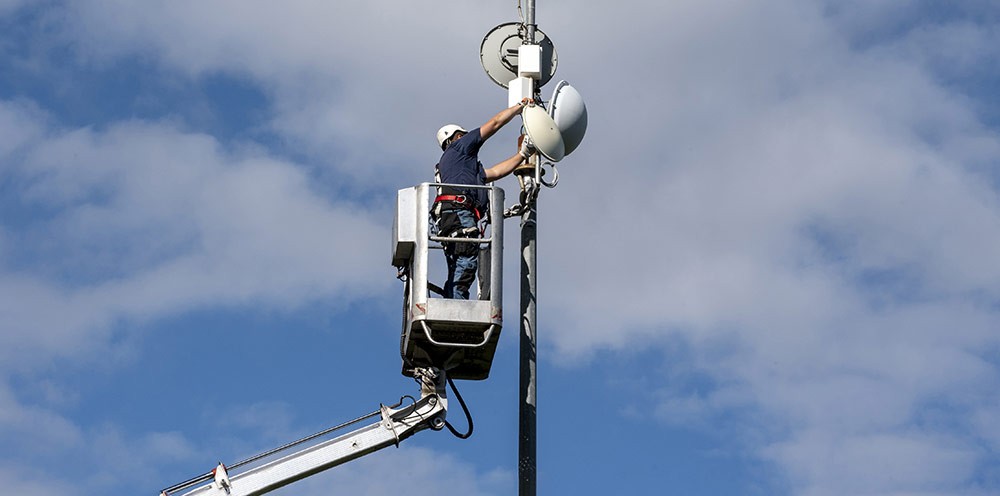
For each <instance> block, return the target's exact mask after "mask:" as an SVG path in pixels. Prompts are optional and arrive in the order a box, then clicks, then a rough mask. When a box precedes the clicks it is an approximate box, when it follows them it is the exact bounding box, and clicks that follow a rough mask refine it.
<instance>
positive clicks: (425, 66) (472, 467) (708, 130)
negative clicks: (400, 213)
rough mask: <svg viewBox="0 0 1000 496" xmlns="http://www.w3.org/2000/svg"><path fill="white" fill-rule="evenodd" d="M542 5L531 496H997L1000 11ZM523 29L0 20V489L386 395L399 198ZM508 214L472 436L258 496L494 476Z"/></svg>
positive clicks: (388, 488)
mask: <svg viewBox="0 0 1000 496" xmlns="http://www.w3.org/2000/svg"><path fill="white" fill-rule="evenodd" d="M536 7H537V11H536V20H537V23H538V25H539V28H540V29H541V30H542V31H544V32H545V33H546V35H547V36H548V37H549V38H550V39H551V40H552V41H553V43H554V45H555V47H556V50H557V52H558V61H559V63H558V70H557V73H556V76H555V78H553V82H552V83H550V86H546V87H545V88H543V90H542V94H543V96H544V97H545V98H548V95H549V92H550V91H551V88H552V87H554V83H555V81H558V80H560V79H565V80H567V81H569V82H570V83H571V84H573V86H574V87H576V88H577V89H578V90H579V91H580V93H581V94H582V95H583V97H584V99H585V100H586V102H587V108H588V113H589V128H588V131H587V136H586V138H585V140H584V141H583V143H582V144H581V145H580V147H579V148H578V149H577V150H576V151H575V152H574V153H573V154H572V155H571V156H569V157H567V158H566V159H564V160H563V161H562V162H560V164H559V171H560V177H561V179H560V182H559V185H558V187H556V188H554V189H546V190H544V191H542V193H541V195H540V198H539V205H538V209H539V224H538V252H539V254H538V272H539V275H538V288H539V289H538V291H539V292H538V318H539V329H538V340H539V362H538V367H539V368H538V492H539V494H632V493H638V494H678V495H720V494H733V495H808V496H825V495H887V496H888V495H955V494H962V495H988V494H998V493H1000V332H998V331H1000V168H998V166H1000V97H997V95H998V94H1000V5H998V4H997V3H996V2H991V1H987V0H967V1H964V2H960V3H959V2H935V1H922V0H893V1H885V0H866V1H858V0H837V1H828V0H740V1H734V0H710V1H694V0H674V1H669V2H654V1H645V0H632V1H626V2H617V3H610V4H609V3H605V2H600V3H599V2H594V1H590V0H572V1H571V0H543V1H541V2H536ZM517 19H518V13H517V2H516V0H508V1H505V2H499V1H497V2H483V1H479V2H464V3H463V2H459V3H457V4H444V3H426V2H391V1H385V0H370V1H366V2H328V1H317V0H286V1H283V2H265V1H259V0H243V1H234V0H199V1H191V0H173V1H166V0H147V1H144V2H134V1H126V0H75V1H62V0H35V1H28V0H0V488H2V489H0V493H3V494H17V495H24V496H50V495H60V496H67V495H68V496H96V495H104V494H109V493H120V492H122V491H124V492H127V493H130V494H158V492H159V491H160V489H162V488H165V487H167V486H169V485H171V484H174V483H176V482H180V481H182V480H186V479H188V478H190V477H193V476H195V475H199V474H202V473H204V472H207V471H208V470H210V469H212V468H213V467H214V466H215V464H216V463H217V462H219V461H224V462H227V463H231V462H234V461H237V460H240V459H243V458H246V457H248V456H250V455H252V454H254V453H257V452H260V451H264V450H267V449H269V448H272V447H276V446H279V445H281V444H284V443H286V442H288V441H291V440H293V439H296V438H298V437H301V436H303V435H306V434H309V433H312V432H315V431H318V430H321V429H323V428H326V427H328V426H331V425H336V424H339V423H341V422H343V421H346V420H350V419H353V418H355V417H358V416H360V415H363V414H366V413H369V412H371V411H374V410H377V409H378V405H379V404H380V403H386V404H391V403H395V402H396V401H397V400H398V398H399V397H400V396H402V395H406V394H411V395H412V394H416V392H417V387H416V385H415V384H414V383H413V381H412V380H411V379H409V378H406V377H403V376H402V375H401V374H400V359H399V355H398V338H399V334H398V333H399V330H400V329H399V305H400V301H401V292H402V285H401V283H399V281H397V280H396V279H395V269H393V268H392V267H391V264H390V247H391V246H390V238H391V222H392V216H393V208H394V198H395V194H396V191H397V190H399V189H402V188H407V187H410V186H412V185H415V184H417V183H419V182H423V181H430V180H431V178H432V167H433V164H434V163H435V162H436V160H437V158H438V156H439V153H440V152H439V150H438V148H437V146H436V143H435V141H434V133H435V132H436V130H437V129H438V127H440V126H441V125H443V124H445V123H449V122H457V123H460V124H463V125H465V126H467V127H469V126H476V125H480V124H481V123H483V122H485V121H486V120H487V119H488V118H489V117H490V116H492V115H493V114H494V113H496V112H497V111H499V110H500V109H501V108H503V107H504V106H506V93H505V91H504V90H503V89H502V88H500V87H499V86H497V85H496V84H494V83H493V82H492V81H491V80H490V79H489V78H488V77H487V75H486V74H485V72H484V71H483V69H482V68H481V67H480V63H479V60H478V59H479V53H478V48H479V45H480V43H481V41H482V39H483V37H484V36H485V35H486V33H487V32H489V31H490V30H491V29H492V28H493V27H494V26H496V25H498V24H501V23H506V22H512V21H515V20H517ZM517 136H518V124H517V123H516V122H515V123H512V124H510V125H508V126H507V127H505V128H504V129H503V130H502V131H501V132H500V133H498V134H497V135H496V136H494V137H493V138H491V139H490V140H489V142H487V143H486V145H485V146H484V148H483V152H482V154H481V158H482V160H483V162H484V163H486V165H487V166H489V165H491V164H492V163H496V162H499V161H500V160H502V159H503V158H506V157H508V156H510V155H511V154H513V153H514V151H515V149H516V139H517ZM498 185H499V186H502V187H504V188H505V189H506V192H507V196H508V199H513V198H516V193H517V185H516V181H514V180H513V179H510V178H506V179H503V180H501V181H499V182H498ZM517 227H518V226H517V221H516V220H508V221H507V234H508V236H507V238H508V239H507V243H506V248H507V250H506V253H505V257H506V258H505V260H506V263H505V268H506V276H505V288H504V301H505V302H506V312H505V313H506V315H507V316H508V318H507V320H506V321H505V324H506V327H505V328H504V331H503V334H502V336H501V340H500V346H499V348H498V351H497V356H496V360H495V362H494V365H493V369H492V374H491V377H490V378H489V379H488V380H486V381H480V382H470V381H462V382H460V383H459V384H458V385H459V388H460V390H461V392H462V394H463V396H464V397H465V399H466V400H467V402H468V403H469V406H470V408H471V410H472V414H473V416H474V420H475V433H474V435H473V436H472V438H471V439H469V440H464V441H463V440H459V439H457V438H454V437H452V436H451V435H450V434H449V433H447V431H442V432H431V431H427V432H423V433H420V434H418V435H416V436H414V437H413V438H411V439H409V440H407V441H406V442H405V443H403V444H402V445H401V447H399V448H398V449H397V448H389V449H387V450H384V451H382V452H379V453H376V454H373V455H370V456H368V457H365V458H363V459H361V460H358V461H355V462H351V463H349V464H347V465H343V466H341V467H337V468H335V469H332V470H330V471H328V472H325V473H323V474H320V475H317V476H314V477H312V478H310V479H307V480H305V481H302V482H299V483H296V484H293V485H292V486H288V487H286V488H283V489H282V490H279V491H277V492H276V493H275V494H280V495H298V496H319V495H328V494H363V495H372V496H374V495H388V494H397V493H398V492H400V491H405V492H407V493H408V494H413V495H418V496H419V495H432V494H433V495H450V494H454V495H459V494H461V495H484V496H485V495H503V494H513V493H515V492H516V490H517V489H516V488H517V426H518V420H517V401H518V397H517V396H518V386H517V374H518V364H517V354H518V353H517V319H516V318H511V316H512V315H516V314H517V302H518V301H519V296H518V289H519V284H518V283H517V277H518V274H517V266H518V264H517V260H518V253H517V246H518V240H517V233H518V229H517ZM442 277H443V276H442ZM432 279H433V277H432ZM439 279H440V277H439ZM450 419H451V420H452V422H453V423H455V424H456V426H457V427H458V428H459V429H460V430H461V428H462V426H463V425H464V419H463V418H462V415H461V412H460V410H459V409H457V408H455V409H453V410H451V416H450Z"/></svg>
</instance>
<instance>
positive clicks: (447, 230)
mask: <svg viewBox="0 0 1000 496" xmlns="http://www.w3.org/2000/svg"><path fill="white" fill-rule="evenodd" d="M530 102H531V100H530V99H528V98H525V99H523V100H521V101H520V102H519V103H517V104H516V105H513V106H511V107H509V108H506V109H504V110H501V111H500V112H498V113H497V115H494V116H493V118H491V119H490V120H488V121H486V124H483V125H482V126H479V127H478V128H476V129H473V130H472V131H466V130H465V129H463V128H462V127H461V126H458V125H455V124H448V125H446V126H443V127H442V128H441V129H439V130H438V132H437V141H438V145H440V146H441V150H442V151H443V152H444V153H443V154H442V155H441V159H440V160H439V161H438V164H437V176H438V177H437V181H438V182H441V183H446V184H472V185H477V186H483V185H485V184H486V183H489V182H493V181H495V180H497V179H500V178H502V177H504V176H506V175H508V174H510V173H511V172H512V171H513V170H514V168H516V167H517V166H519V165H521V164H522V163H524V161H525V160H527V158H528V157H530V156H531V154H532V153H534V148H533V147H532V146H531V142H530V140H527V139H522V140H521V141H522V144H521V146H520V148H519V150H518V153H515V154H514V155H513V156H511V157H510V158H507V159H506V160H504V161H502V162H500V163H499V164H496V165H494V166H493V167H490V168H489V169H484V168H483V164H482V163H481V162H480V161H479V149H480V147H482V146H483V143H484V142H485V141H486V140H487V139H489V138H490V137H491V136H493V135H494V134H496V132H497V131H499V130H500V128H502V127H503V126H504V125H506V124H507V123H508V122H510V121H511V119H513V118H514V117H516V116H518V115H519V114H520V113H521V111H522V110H524V107H525V106H527V105H528V104H529V103H530ZM488 199H489V195H488V193H487V190H485V189H477V188H459V187H450V186H445V187H442V188H441V190H440V195H438V197H437V198H436V199H435V201H434V212H436V214H437V222H438V230H439V233H440V235H441V236H449V237H463V238H470V237H479V234H480V231H479V226H478V223H479V219H480V218H482V217H484V216H486V215H489V201H488ZM501 215H502V212H501ZM444 256H445V260H446V261H447V264H448V280H447V281H445V284H444V297H445V298H455V299H463V300H467V299H469V287H470V286H472V282H473V281H474V280H475V278H476V272H477V270H478V268H479V246H478V244H477V243H444ZM481 279H482V277H481ZM481 293H482V291H481ZM480 297H483V295H482V294H481V295H480Z"/></svg>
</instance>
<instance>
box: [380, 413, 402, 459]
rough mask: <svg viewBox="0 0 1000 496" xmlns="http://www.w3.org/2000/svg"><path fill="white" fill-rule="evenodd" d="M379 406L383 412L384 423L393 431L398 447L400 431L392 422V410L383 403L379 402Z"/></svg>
mask: <svg viewBox="0 0 1000 496" xmlns="http://www.w3.org/2000/svg"><path fill="white" fill-rule="evenodd" d="M378 408H379V411H380V412H381V413H382V425H383V426H384V427H385V428H386V429H388V430H390V431H392V435H393V437H395V438H396V447H397V448H398V447H399V433H398V432H396V426H395V424H393V422H392V411H391V410H389V407H387V406H385V405H383V404H382V403H379V404H378Z"/></svg>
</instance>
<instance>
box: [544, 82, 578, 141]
mask: <svg viewBox="0 0 1000 496" xmlns="http://www.w3.org/2000/svg"><path fill="white" fill-rule="evenodd" d="M549 115H550V116H551V117H552V120H553V121H554V122H555V124H556V127H558V128H559V132H560V133H562V139H563V144H565V146H566V155H569V154H570V153H573V150H576V147H578V146H580V142H581V141H583V136H584V135H585V134H587V105H585V104H584V103H583V96H581V95H580V92H579V91H577V90H576V88H574V87H572V86H570V84H569V83H567V82H566V81H559V83H558V84H556V89H555V90H554V91H553V92H552V100H550V101H549Z"/></svg>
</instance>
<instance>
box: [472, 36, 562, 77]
mask: <svg viewBox="0 0 1000 496" xmlns="http://www.w3.org/2000/svg"><path fill="white" fill-rule="evenodd" d="M526 34H527V32H526V29H525V28H524V25H523V24H521V23H519V22H508V23H506V24H501V25H499V26H497V27H495V28H493V29H492V30H490V32H489V33H486V37H485V38H483V43H482V45H480V46H479V60H480V62H482V64H483V69H486V74H487V75H488V76H489V77H490V79H492V80H493V82H494V83H497V84H499V85H500V86H502V87H504V88H506V87H507V85H508V83H510V81H511V80H512V79H514V78H516V77H517V49H518V47H520V46H521V45H523V44H524V39H525V36H526ZM535 43H536V44H537V45H539V46H541V47H542V66H543V67H542V77H541V79H540V80H539V82H538V87H539V88H540V87H542V86H544V85H545V83H547V82H549V80H550V79H552V76H554V75H555V73H556V66H557V65H558V57H557V56H556V48H555V46H553V45H552V40H550V39H549V37H548V36H545V33H543V32H542V31H541V30H539V29H535Z"/></svg>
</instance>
